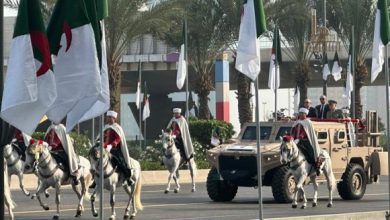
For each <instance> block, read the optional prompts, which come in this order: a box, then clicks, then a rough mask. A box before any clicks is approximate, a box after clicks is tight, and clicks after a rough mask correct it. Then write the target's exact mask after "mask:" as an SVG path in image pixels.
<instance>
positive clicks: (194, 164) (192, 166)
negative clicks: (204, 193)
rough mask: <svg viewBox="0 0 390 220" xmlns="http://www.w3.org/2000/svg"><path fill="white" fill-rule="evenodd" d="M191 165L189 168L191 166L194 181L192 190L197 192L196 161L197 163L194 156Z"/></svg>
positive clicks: (192, 180)
mask: <svg viewBox="0 0 390 220" xmlns="http://www.w3.org/2000/svg"><path fill="white" fill-rule="evenodd" d="M189 165H190V167H189V168H190V174H191V182H192V189H191V192H195V191H196V189H195V177H196V163H195V160H194V158H191V160H190V162H189Z"/></svg>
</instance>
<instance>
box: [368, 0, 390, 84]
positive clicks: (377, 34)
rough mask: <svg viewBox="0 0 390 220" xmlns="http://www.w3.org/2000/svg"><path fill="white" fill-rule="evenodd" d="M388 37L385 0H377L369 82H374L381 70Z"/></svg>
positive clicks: (389, 27) (389, 28) (387, 17)
mask: <svg viewBox="0 0 390 220" xmlns="http://www.w3.org/2000/svg"><path fill="white" fill-rule="evenodd" d="M389 38H390V26H389V14H388V12H387V0H378V4H377V9H376V16H375V28H374V41H373V44H372V64H371V82H374V81H375V79H376V77H377V76H378V74H379V73H380V72H381V71H382V66H383V62H384V59H385V57H384V51H383V49H384V48H385V45H387V43H388V42H389Z"/></svg>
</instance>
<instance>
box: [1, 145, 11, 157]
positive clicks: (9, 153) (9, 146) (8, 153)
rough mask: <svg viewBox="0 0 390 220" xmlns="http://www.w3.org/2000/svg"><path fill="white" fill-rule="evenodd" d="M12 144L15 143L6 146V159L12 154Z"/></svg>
mask: <svg viewBox="0 0 390 220" xmlns="http://www.w3.org/2000/svg"><path fill="white" fill-rule="evenodd" d="M12 144H13V143H11V144H6V145H5V146H4V149H3V151H4V157H5V158H8V157H9V156H10V155H11V154H12V150H13V147H12Z"/></svg>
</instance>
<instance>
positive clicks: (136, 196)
mask: <svg viewBox="0 0 390 220" xmlns="http://www.w3.org/2000/svg"><path fill="white" fill-rule="evenodd" d="M97 146H98V145H95V147H92V148H91V149H90V151H89V154H88V155H89V159H90V161H91V165H92V172H93V173H94V180H95V183H96V187H95V190H94V192H93V193H92V196H91V211H92V214H93V216H95V217H97V216H98V213H97V211H96V209H95V198H96V194H97V192H98V190H99V189H100V175H99V170H100V157H101V156H100V148H99V147H97ZM103 152H104V153H103V172H104V176H103V178H104V188H105V189H106V190H108V191H110V205H111V216H110V220H114V219H115V217H116V213H115V191H116V189H117V187H118V186H123V188H124V190H125V191H126V193H127V194H128V195H129V200H128V202H127V206H126V209H125V215H124V217H123V219H129V218H130V219H133V218H134V217H135V216H136V215H137V209H138V210H142V209H143V206H142V203H141V188H142V183H141V178H140V177H141V166H140V164H139V162H138V161H137V160H135V159H133V158H131V157H130V164H131V166H132V169H131V178H132V180H133V181H134V184H133V185H131V186H129V185H127V181H125V178H124V176H123V174H122V173H121V172H118V171H117V170H116V167H113V165H112V163H111V161H110V154H109V153H108V152H106V151H105V150H103ZM130 205H132V207H133V210H132V212H131V215H129V212H130Z"/></svg>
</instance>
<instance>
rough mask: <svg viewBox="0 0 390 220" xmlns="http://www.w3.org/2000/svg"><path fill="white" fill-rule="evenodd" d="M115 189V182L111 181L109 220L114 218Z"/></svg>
mask: <svg viewBox="0 0 390 220" xmlns="http://www.w3.org/2000/svg"><path fill="white" fill-rule="evenodd" d="M115 191H116V183H112V185H111V190H110V205H111V216H110V220H114V219H115V216H116V213H115Z"/></svg>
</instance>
